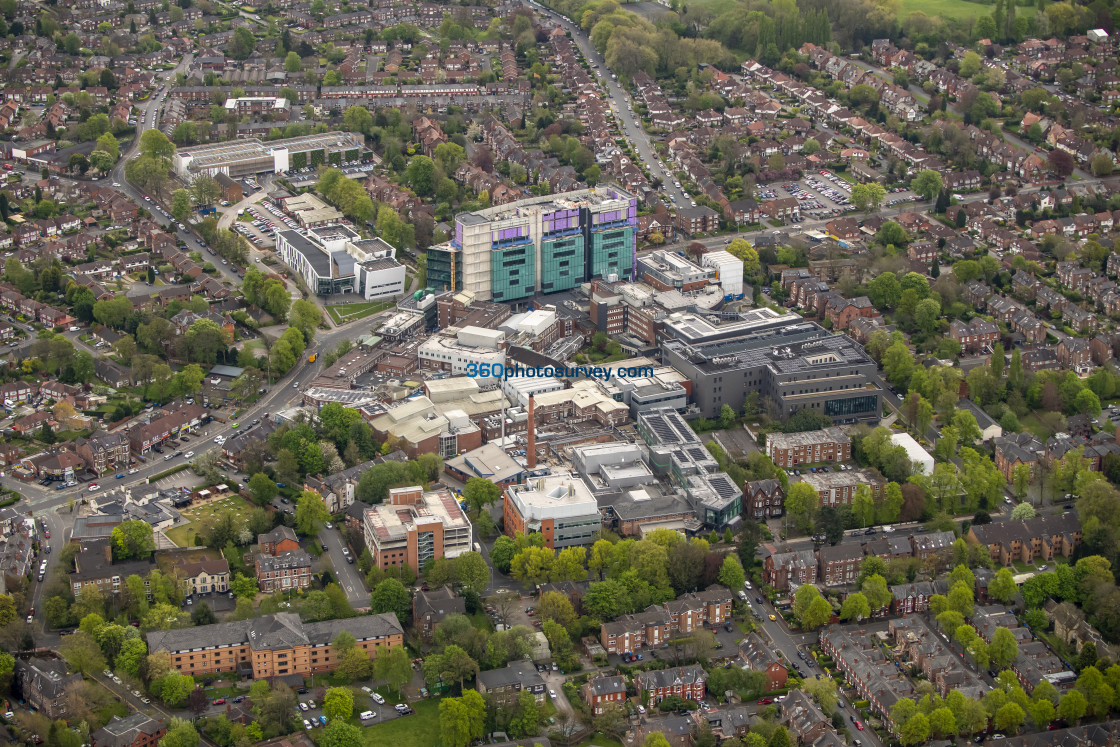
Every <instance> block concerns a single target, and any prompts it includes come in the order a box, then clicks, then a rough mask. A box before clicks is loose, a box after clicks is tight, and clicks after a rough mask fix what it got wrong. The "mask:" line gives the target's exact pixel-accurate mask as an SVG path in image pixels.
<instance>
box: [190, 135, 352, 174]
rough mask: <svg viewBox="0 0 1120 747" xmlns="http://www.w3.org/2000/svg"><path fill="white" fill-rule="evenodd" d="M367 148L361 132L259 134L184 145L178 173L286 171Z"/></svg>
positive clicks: (334, 161)
mask: <svg viewBox="0 0 1120 747" xmlns="http://www.w3.org/2000/svg"><path fill="white" fill-rule="evenodd" d="M364 148H365V145H364V143H363V138H362V136H361V135H360V134H355V133H353V132H324V133H320V134H318V135H304V136H301V137H289V138H283V139H281V140H270V141H268V142H267V143H263V142H261V141H260V140H258V139H257V138H247V139H245V140H233V141H230V142H225V143H211V144H208V145H199V146H196V147H193V148H180V149H179V150H178V151H176V153H175V158H174V162H173V163H174V167H175V173H176V174H178V175H179V176H181V177H184V178H191V177H194V176H196V175H198V174H209V175H211V176H213V175H215V174H226V175H227V176H234V177H236V176H247V175H249V174H271V173H277V174H283V173H285V172H288V171H292V170H298V169H301V168H304V167H307V166H318V165H319V164H335V165H337V164H341V163H343V162H344V161H356V160H358V158H359V157H360V156H361V153H362V150H363V149H364Z"/></svg>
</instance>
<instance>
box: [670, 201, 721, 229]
mask: <svg viewBox="0 0 1120 747" xmlns="http://www.w3.org/2000/svg"><path fill="white" fill-rule="evenodd" d="M676 221H677V223H676V225H677V228H678V229H679V230H681V231H684V232H685V233H689V234H693V235H695V234H700V233H708V232H710V231H716V230H718V229H719V213H717V212H716V211H715V210H712V209H711V208H710V207H708V206H707V205H700V206H698V207H687V208H681V209H679V210H678V211H677V216H676Z"/></svg>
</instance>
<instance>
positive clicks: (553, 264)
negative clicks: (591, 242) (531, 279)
mask: <svg viewBox="0 0 1120 747" xmlns="http://www.w3.org/2000/svg"><path fill="white" fill-rule="evenodd" d="M583 247H584V241H583V235H582V234H579V233H575V234H569V235H567V236H564V237H562V238H557V239H552V240H544V241H541V291H542V292H544V293H556V292H557V291H565V290H571V289H572V288H575V287H576V286H577V285H579V284H580V283H582V282H583V281H584V280H586V279H587V278H586V277H585V276H584V271H585V269H586V267H585V264H586V263H585V262H584V257H583V254H584V252H583Z"/></svg>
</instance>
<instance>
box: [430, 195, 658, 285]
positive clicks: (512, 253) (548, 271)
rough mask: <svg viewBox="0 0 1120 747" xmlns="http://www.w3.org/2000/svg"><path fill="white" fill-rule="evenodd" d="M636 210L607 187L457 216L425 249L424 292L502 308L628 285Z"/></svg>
mask: <svg viewBox="0 0 1120 747" xmlns="http://www.w3.org/2000/svg"><path fill="white" fill-rule="evenodd" d="M637 211H638V208H637V198H635V197H634V195H632V194H630V193H629V192H627V191H625V190H624V189H622V188H621V187H617V186H613V185H610V186H604V187H596V188H593V189H583V190H577V191H574V192H563V193H560V194H555V195H549V196H547V197H534V198H529V199H525V200H518V201H517V202H511V203H508V204H506V205H500V206H497V207H492V208H488V209H486V210H480V211H478V212H474V213H461V214H460V215H458V216H456V217H455V232H454V235H453V236H452V238H451V240H450V241H449V242H447V243H445V244H441V245H440V246H433V247H431V248H430V249H428V285H429V287H431V288H435V289H438V290H452V291H456V290H468V291H471V292H473V293H474V294H475V297H476V298H478V299H479V300H484V301H485V300H494V301H505V302H510V301H518V300H521V299H525V298H529V297H531V296H533V295H534V294H536V293H555V292H559V291H565V290H571V289H572V288H575V287H577V286H578V285H580V284H581V283H583V282H585V281H587V280H589V279H591V278H593V277H604V278H611V279H617V278H620V277H622V278H629V277H630V276H631V275H632V274H633V271H634V265H635V261H636V259H635V258H636V254H637V243H636V234H637Z"/></svg>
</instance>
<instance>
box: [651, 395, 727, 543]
mask: <svg viewBox="0 0 1120 747" xmlns="http://www.w3.org/2000/svg"><path fill="white" fill-rule="evenodd" d="M637 420H638V435H639V436H641V437H642V440H644V441H645V442H646V445H647V446H648V450H647V453H648V456H647V459H648V464H649V467H650V469H651V470H652V471H653V473H654V474H655V475H657V476H659V477H667V478H668V479H669V481H670V482H671V483H672V484H673V485H675V486H677V487H678V488H680V489H681V490H683V491H684V494H685V498H686V500H687V501H688V504H689V505H690V506H691V507H692V509H693V511H694V512H695V514H696V518H697V519H698V520H699V521H700V522H702V523H703V524H704V526H707V527H710V528H712V529H715V530H717V531H722V530H723V529H724V528H726V527H735V526H737V525H738V524H739V523H740V521H741V520H742V517H741V516H740V514H741V513H742V511H743V488H742V486H739V485H736V484H735V481H734V480H732V479H731V476H730V475H728V474H727V473H726V472H723V471H721V470H720V467H719V463H718V462H717V461H716V460H715V458H714V457H713V456H712V455H711V454H710V453H708V450H707V448H705V446H704V444H703V442H702V441H701V440H700V438H699V437H698V436H697V435H696V433H695V432H694V431H693V430H692V428H691V427H689V425H688V422H687V421H685V419H684V417H682V416H681V414H680V413H679V412H677V411H676V410H674V409H672V408H668V407H666V408H662V409H657V410H646V411H644V412H639V413H638V417H637Z"/></svg>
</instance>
